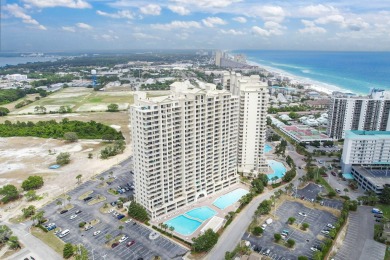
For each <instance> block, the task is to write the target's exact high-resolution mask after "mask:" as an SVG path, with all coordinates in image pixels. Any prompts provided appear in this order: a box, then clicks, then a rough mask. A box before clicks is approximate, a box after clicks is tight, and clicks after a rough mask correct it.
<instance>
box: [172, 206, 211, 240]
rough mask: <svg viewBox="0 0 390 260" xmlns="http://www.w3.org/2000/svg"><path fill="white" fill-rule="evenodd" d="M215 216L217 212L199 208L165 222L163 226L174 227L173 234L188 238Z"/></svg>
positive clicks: (207, 208)
mask: <svg viewBox="0 0 390 260" xmlns="http://www.w3.org/2000/svg"><path fill="white" fill-rule="evenodd" d="M216 214H217V212H215V211H214V210H212V209H210V208H209V207H200V208H195V209H192V210H190V211H187V212H185V213H183V214H182V215H179V216H177V217H175V218H173V219H170V220H168V221H167V222H165V224H167V225H168V226H172V227H174V228H175V230H174V231H175V232H177V233H179V234H181V235H183V236H189V235H191V234H192V233H194V232H195V231H196V230H197V229H198V228H199V226H200V225H202V223H203V222H204V221H206V220H207V219H209V218H211V217H212V216H214V215H216Z"/></svg>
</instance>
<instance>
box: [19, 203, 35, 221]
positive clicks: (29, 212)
mask: <svg viewBox="0 0 390 260" xmlns="http://www.w3.org/2000/svg"><path fill="white" fill-rule="evenodd" d="M35 210H36V208H35V207H34V206H33V205H30V206H28V207H27V208H23V209H22V212H23V217H24V218H28V217H31V216H32V215H34V214H35Z"/></svg>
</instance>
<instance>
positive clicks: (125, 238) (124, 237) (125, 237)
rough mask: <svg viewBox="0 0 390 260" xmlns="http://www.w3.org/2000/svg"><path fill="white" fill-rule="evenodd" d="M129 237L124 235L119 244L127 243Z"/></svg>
mask: <svg viewBox="0 0 390 260" xmlns="http://www.w3.org/2000/svg"><path fill="white" fill-rule="evenodd" d="M128 238H129V237H128V236H126V235H124V236H123V237H122V238H121V239H119V243H122V242H125V241H126V240H127V239H128Z"/></svg>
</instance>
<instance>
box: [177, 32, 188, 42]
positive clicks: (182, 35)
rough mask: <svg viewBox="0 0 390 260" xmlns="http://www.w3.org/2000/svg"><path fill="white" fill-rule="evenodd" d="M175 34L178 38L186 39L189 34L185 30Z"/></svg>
mask: <svg viewBox="0 0 390 260" xmlns="http://www.w3.org/2000/svg"><path fill="white" fill-rule="evenodd" d="M176 36H177V38H179V39H180V40H187V39H188V37H189V36H190V35H189V34H188V33H186V32H183V33H178V34H176Z"/></svg>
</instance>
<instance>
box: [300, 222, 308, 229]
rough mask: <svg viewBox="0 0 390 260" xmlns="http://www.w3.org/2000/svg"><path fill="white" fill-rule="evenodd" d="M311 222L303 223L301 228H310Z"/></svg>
mask: <svg viewBox="0 0 390 260" xmlns="http://www.w3.org/2000/svg"><path fill="white" fill-rule="evenodd" d="M309 226H310V225H309V224H308V223H302V226H301V229H302V230H307V229H308V228H309Z"/></svg>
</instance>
